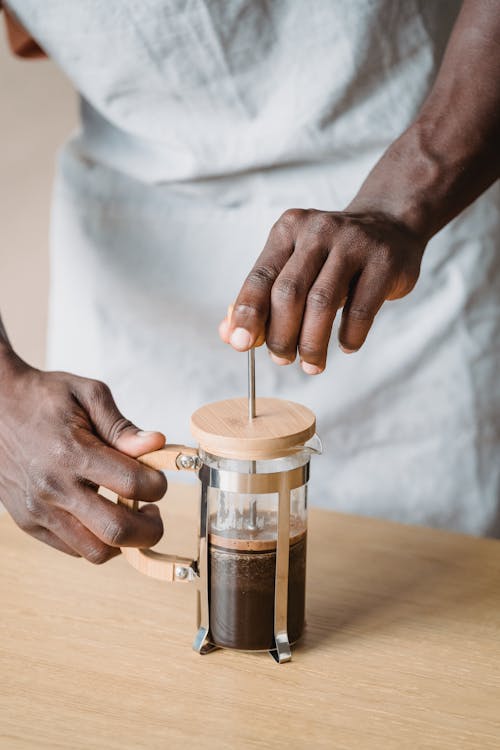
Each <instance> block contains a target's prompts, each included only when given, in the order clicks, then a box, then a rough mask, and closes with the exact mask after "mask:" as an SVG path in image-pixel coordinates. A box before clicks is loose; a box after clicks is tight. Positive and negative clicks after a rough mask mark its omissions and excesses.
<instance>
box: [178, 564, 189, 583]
mask: <svg viewBox="0 0 500 750" xmlns="http://www.w3.org/2000/svg"><path fill="white" fill-rule="evenodd" d="M175 577H176V578H179V579H180V580H181V581H183V580H184V579H185V578H187V577H188V570H187V568H183V567H182V565H176V566H175Z"/></svg>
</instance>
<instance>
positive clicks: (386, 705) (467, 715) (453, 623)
mask: <svg viewBox="0 0 500 750" xmlns="http://www.w3.org/2000/svg"><path fill="white" fill-rule="evenodd" d="M163 504H164V506H165V508H167V505H168V509H169V510H168V512H167V513H166V514H165V515H166V518H167V524H168V547H169V549H170V550H171V551H172V552H175V553H180V552H182V553H183V554H193V553H194V549H195V537H194V535H193V532H192V526H193V524H192V523H191V519H192V518H193V517H194V514H195V502H194V501H193V496H192V493H191V494H189V496H188V495H187V494H186V490H185V489H184V490H181V491H180V492H177V494H176V492H174V491H171V492H170V494H169V499H168V501H167V500H165V501H164V503H163ZM309 528H310V534H309V558H308V566H309V568H308V578H309V580H308V605H307V622H308V625H307V632H306V635H305V637H304V639H303V641H302V643H301V644H300V645H299V646H297V647H296V648H295V650H294V656H293V661H292V662H291V663H289V664H285V665H282V666H278V665H277V664H275V662H274V661H273V660H272V659H271V658H270V657H269V656H267V655H266V654H253V655H252V654H240V653H235V652H229V651H215V652H213V653H212V654H209V655H206V656H199V655H198V654H196V653H195V652H193V651H192V650H191V642H192V639H193V636H194V617H195V615H194V600H195V597H194V591H193V589H192V588H191V586H190V585H189V584H188V585H168V584H162V583H161V582H158V581H154V580H150V579H148V578H145V577H144V576H141V575H140V574H139V573H137V572H136V571H135V570H133V569H132V568H130V567H129V566H128V565H127V564H126V562H125V560H124V559H123V558H117V559H115V560H113V561H111V562H110V563H107V564H106V565H104V566H102V567H94V566H91V565H90V564H88V563H86V562H84V561H82V560H77V559H72V558H69V557H66V556H65V555H62V554H61V553H59V552H55V551H53V550H51V549H49V548H48V547H45V546H43V545H42V544H40V543H39V542H35V541H34V540H32V539H30V538H29V537H28V536H26V535H25V534H23V533H21V532H20V531H19V530H18V529H17V528H16V527H15V526H14V524H13V523H12V521H11V520H10V519H9V518H8V517H7V516H2V517H1V518H0V556H1V557H0V560H1V568H0V601H1V616H0V747H1V748H2V750H3V749H4V748H5V749H8V750H21V749H25V748H30V749H32V748H33V749H34V748H36V749H37V750H40V749H45V748H47V749H48V748H50V749H51V750H57V749H60V750H90V749H93V748H95V749H96V750H108V749H109V750H111V749H113V750H115V749H116V750H124V749H125V748H126V749H128V748H130V749H131V750H132V749H133V750H140V749H142V748H144V749H146V748H147V750H152V749H156V748H158V749H160V748H161V750H167V749H168V750H175V749H176V748H186V749H189V750H191V748H193V749H194V748H214V749H215V748H217V750H221V749H222V750H225V749H226V748H227V749H229V748H231V750H233V749H235V750H236V749H237V750H240V749H242V748H252V749H254V748H286V749H287V750H291V749H294V748H300V749H302V748H307V749H309V748H329V749H330V748H335V750H342V749H343V748H355V749H356V750H364V749H365V748H377V749H379V748H381V749H382V748H383V750H392V749H393V748H394V750H403V749H404V748H411V749H412V750H417V749H420V748H436V749H438V748H439V750H448V748H449V749H450V750H451V749H453V750H468V749H469V748H474V750H476V749H478V750H479V749H481V750H489V749H490V748H491V749H492V750H493V748H494V749H495V750H498V748H499V747H500V544H499V542H497V541H493V540H479V539H474V538H470V537H466V536H460V535H455V534H449V533H443V532H439V531H435V530H430V529H425V528H416V527H408V526H402V525H398V524H393V523H386V522H382V521H376V520H371V519H366V518H359V517H354V516H346V515H338V514H335V513H328V512H325V511H318V510H313V511H311V513H310V524H309Z"/></svg>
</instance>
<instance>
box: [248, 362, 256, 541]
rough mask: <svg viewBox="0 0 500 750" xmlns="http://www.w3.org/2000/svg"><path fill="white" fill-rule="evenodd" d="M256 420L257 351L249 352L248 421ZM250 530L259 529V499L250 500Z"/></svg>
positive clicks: (251, 469) (252, 464) (252, 467)
mask: <svg viewBox="0 0 500 750" xmlns="http://www.w3.org/2000/svg"><path fill="white" fill-rule="evenodd" d="M254 418H255V349H250V350H249V352H248V421H249V422H251V421H252V419H254ZM256 471H257V464H256V462H255V461H251V463H250V474H255V472H256ZM248 528H249V529H256V528H257V499H256V498H255V497H251V498H250V504H249V507H248Z"/></svg>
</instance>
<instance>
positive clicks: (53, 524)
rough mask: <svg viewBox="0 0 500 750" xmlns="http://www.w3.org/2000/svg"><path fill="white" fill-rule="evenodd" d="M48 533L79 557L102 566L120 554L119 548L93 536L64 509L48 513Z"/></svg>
mask: <svg viewBox="0 0 500 750" xmlns="http://www.w3.org/2000/svg"><path fill="white" fill-rule="evenodd" d="M47 527H48V531H49V532H50V533H51V534H53V535H54V536H56V537H57V538H58V539H60V540H61V541H62V543H63V544H65V545H66V546H67V547H69V548H70V549H72V550H74V552H76V554H77V555H79V556H80V557H84V558H85V559H86V560H88V561H89V562H91V563H95V564H96V565H100V564H102V563H104V562H107V561H108V560H111V558H112V557H116V555H119V554H120V550H119V548H117V547H115V546H113V545H109V544H106V543H105V542H103V541H102V540H101V539H99V538H98V537H97V536H96V535H95V534H93V533H92V532H91V531H90V530H89V529H88V528H86V526H85V525H84V524H82V523H81V522H80V521H79V519H78V518H76V517H75V516H74V515H73V514H72V513H69V512H68V511H66V510H64V509H63V508H55V507H52V508H50V510H48V511H47Z"/></svg>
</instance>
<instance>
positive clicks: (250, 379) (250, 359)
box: [248, 348, 255, 422]
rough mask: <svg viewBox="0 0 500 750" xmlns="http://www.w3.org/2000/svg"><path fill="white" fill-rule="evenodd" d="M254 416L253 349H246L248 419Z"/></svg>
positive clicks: (250, 419)
mask: <svg viewBox="0 0 500 750" xmlns="http://www.w3.org/2000/svg"><path fill="white" fill-rule="evenodd" d="M254 418H255V349H253V348H252V349H250V350H249V351H248V421H249V422H251V421H252V419H254Z"/></svg>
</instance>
